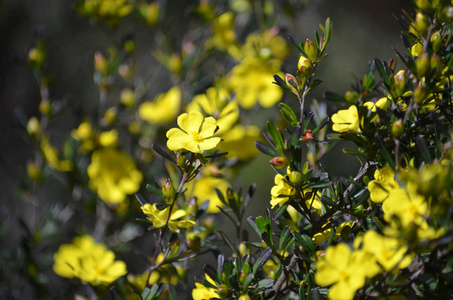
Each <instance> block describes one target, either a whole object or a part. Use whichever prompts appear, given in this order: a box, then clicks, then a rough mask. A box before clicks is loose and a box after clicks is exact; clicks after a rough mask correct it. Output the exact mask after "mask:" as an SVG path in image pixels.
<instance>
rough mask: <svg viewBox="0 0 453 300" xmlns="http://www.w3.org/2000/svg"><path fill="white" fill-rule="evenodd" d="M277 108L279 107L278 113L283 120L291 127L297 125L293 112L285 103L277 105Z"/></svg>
mask: <svg viewBox="0 0 453 300" xmlns="http://www.w3.org/2000/svg"><path fill="white" fill-rule="evenodd" d="M278 106H279V107H280V112H281V113H282V116H283V118H284V119H285V120H286V122H288V123H289V124H291V126H293V127H294V126H296V125H297V123H298V120H297V116H296V113H295V112H294V111H293V109H292V108H291V107H289V106H288V105H286V104H285V103H279V104H278Z"/></svg>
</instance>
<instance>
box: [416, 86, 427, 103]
mask: <svg viewBox="0 0 453 300" xmlns="http://www.w3.org/2000/svg"><path fill="white" fill-rule="evenodd" d="M425 99H426V90H425V88H424V87H423V86H421V85H418V86H417V87H416V88H415V89H414V101H415V103H417V104H419V105H420V104H422V103H423V101H424V100H425Z"/></svg>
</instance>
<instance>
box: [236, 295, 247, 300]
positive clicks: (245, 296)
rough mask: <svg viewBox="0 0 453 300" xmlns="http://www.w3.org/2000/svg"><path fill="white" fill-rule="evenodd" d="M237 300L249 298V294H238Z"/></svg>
mask: <svg viewBox="0 0 453 300" xmlns="http://www.w3.org/2000/svg"><path fill="white" fill-rule="evenodd" d="M238 300H250V296H249V295H241V296H239V299H238Z"/></svg>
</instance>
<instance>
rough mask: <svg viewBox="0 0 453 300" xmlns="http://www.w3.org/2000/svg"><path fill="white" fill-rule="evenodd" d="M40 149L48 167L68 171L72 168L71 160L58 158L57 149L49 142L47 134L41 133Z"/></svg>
mask: <svg viewBox="0 0 453 300" xmlns="http://www.w3.org/2000/svg"><path fill="white" fill-rule="evenodd" d="M41 151H42V154H43V156H44V158H45V159H46V161H47V164H48V165H49V167H50V168H52V169H55V170H58V171H61V172H69V171H71V170H72V168H73V164H72V161H70V160H60V159H59V158H58V150H57V149H56V148H54V147H53V146H52V145H51V144H50V141H49V136H48V135H43V137H42V140H41Z"/></svg>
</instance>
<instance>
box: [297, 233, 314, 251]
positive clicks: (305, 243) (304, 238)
mask: <svg viewBox="0 0 453 300" xmlns="http://www.w3.org/2000/svg"><path fill="white" fill-rule="evenodd" d="M293 237H294V239H295V240H296V243H297V244H299V245H300V246H302V248H304V250H305V251H307V252H308V253H309V254H310V256H313V255H314V254H315V245H314V244H313V241H312V240H311V238H310V237H309V236H308V235H305V234H302V235H301V234H299V233H297V232H293Z"/></svg>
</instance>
